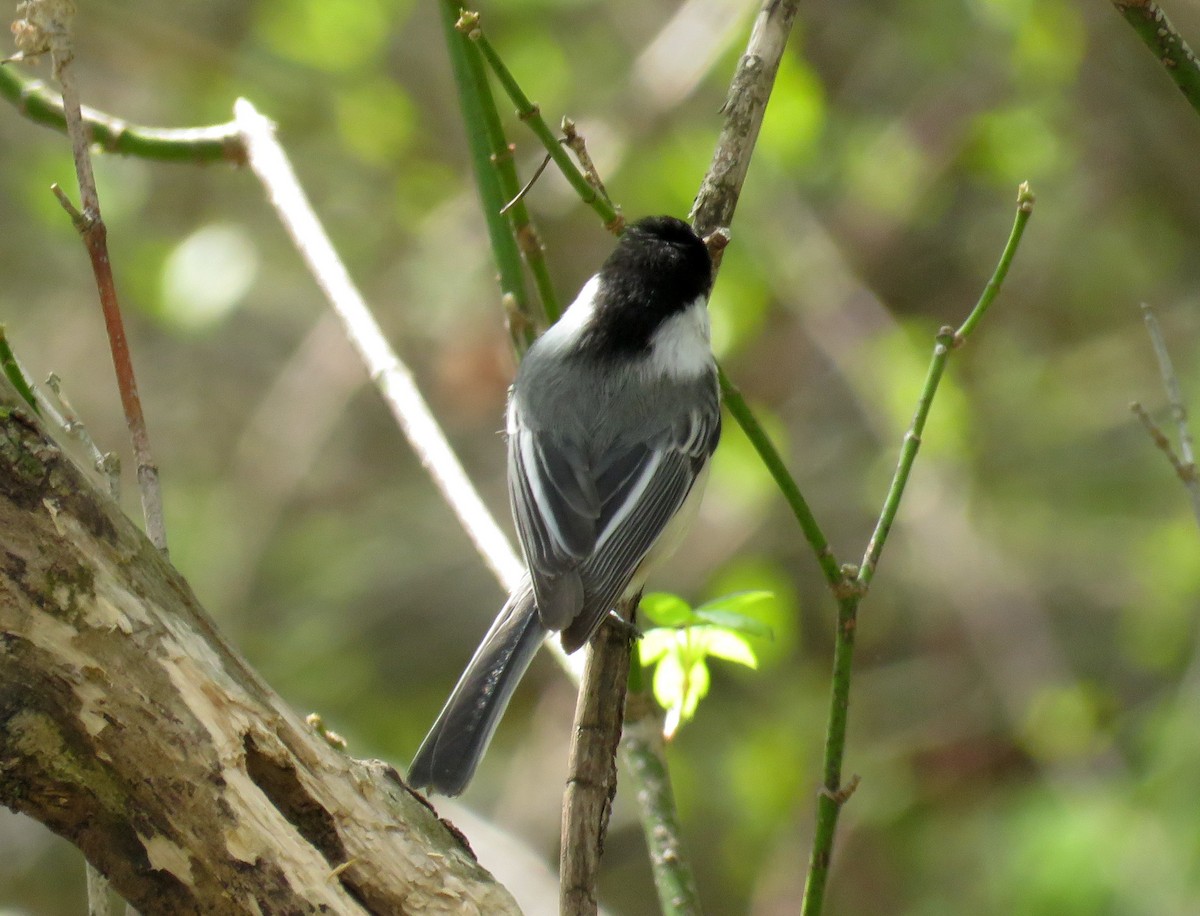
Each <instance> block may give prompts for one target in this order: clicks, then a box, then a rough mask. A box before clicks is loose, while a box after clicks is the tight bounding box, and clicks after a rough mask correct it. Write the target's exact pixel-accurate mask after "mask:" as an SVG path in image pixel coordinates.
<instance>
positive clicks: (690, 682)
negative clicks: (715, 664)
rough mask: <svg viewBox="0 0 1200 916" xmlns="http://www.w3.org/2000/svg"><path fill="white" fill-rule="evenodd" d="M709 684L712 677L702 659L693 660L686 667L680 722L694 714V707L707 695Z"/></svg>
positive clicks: (689, 718)
mask: <svg viewBox="0 0 1200 916" xmlns="http://www.w3.org/2000/svg"><path fill="white" fill-rule="evenodd" d="M711 684H712V677H711V675H710V674H709V672H708V665H707V664H705V662H704V660H703V659H700V660H698V661H695V662H693V663H692V666H691V667H690V668H688V669H687V677H686V678H685V679H684V684H683V696H682V702H681V704H680V722H688V721H690V720H691V719H692V718H693V717H694V716H695V715H696V707H697V706H699V705H700V701H701V700H702V699H703V698H704V697H706V696H707V695H708V688H709V686H710V685H711Z"/></svg>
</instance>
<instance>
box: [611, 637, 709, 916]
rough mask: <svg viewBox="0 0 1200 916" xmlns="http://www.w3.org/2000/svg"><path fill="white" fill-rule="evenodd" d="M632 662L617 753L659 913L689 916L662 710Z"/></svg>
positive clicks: (691, 888)
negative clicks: (633, 798) (633, 799)
mask: <svg viewBox="0 0 1200 916" xmlns="http://www.w3.org/2000/svg"><path fill="white" fill-rule="evenodd" d="M636 650H637V647H636V646H635V647H634V651H635V652H636ZM633 667H634V668H635V669H636V672H631V674H630V687H629V695H628V697H627V699H626V702H625V728H624V731H623V732H622V734H621V756H622V757H623V758H624V760H625V765H626V767H628V769H629V775H630V779H631V780H632V782H633V784H634V786H635V788H636V790H637V806H638V811H639V812H640V817H641V821H642V829H643V832H644V833H645V836H646V847H647V848H648V849H649V851H650V865H651V869H652V870H653V872H654V886H655V888H656V890H657V891H658V900H659V905H660V906H661V908H662V912H663V916H692V914H697V913H699V912H700V893H699V891H698V890H697V888H696V878H695V875H693V874H692V869H691V866H690V865H689V863H688V858H687V856H686V855H684V854H683V852H682V839H681V837H682V833H683V831H682V830H681V828H680V824H679V815H678V813H677V811H676V808H675V796H674V793H673V792H672V789H671V774H670V771H669V770H668V769H667V757H666V748H665V746H664V743H663V720H662V710H661V709H659V707H658V705H657V704H656V703H655V702H654V698H653V696H651V694H650V691H649V688H648V687H647V686H646V685H644V684H643V683H642V680H643V679H642V678H641V677H640V674H641V664H640V662H639V661H638V659H637V657H634V659H633ZM635 673H636V675H637V682H636V683H635Z"/></svg>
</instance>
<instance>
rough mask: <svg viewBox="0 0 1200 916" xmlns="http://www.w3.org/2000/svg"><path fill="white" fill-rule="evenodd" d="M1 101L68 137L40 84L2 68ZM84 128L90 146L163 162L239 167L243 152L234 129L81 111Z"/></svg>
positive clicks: (52, 98) (57, 104) (58, 104)
mask: <svg viewBox="0 0 1200 916" xmlns="http://www.w3.org/2000/svg"><path fill="white" fill-rule="evenodd" d="M0 96H3V97H4V98H5V99H7V100H8V101H9V102H11V103H12V105H13V107H14V108H16V109H17V111H19V112H20V113H21V114H23V115H24V116H25V117H27V118H28V119H29V120H31V121H33V122H35V123H37V124H43V125H45V126H47V127H53V128H54V129H55V130H58V131H62V132H64V133H65V132H66V129H67V119H66V116H65V115H64V114H63V103H62V96H60V95H58V94H57V93H55V92H53V91H52V90H51V89H50V88H49V87H47V86H46V84H45V83H43V82H42V81H41V80H34V79H26V78H24V77H22V76H21V75H20V74H19V73H18V72H17V70H16V68H15V67H12V66H0ZM83 123H84V125H85V127H86V128H87V131H88V135H89V137H90V139H91V141H92V142H93V143H95V144H97V145H98V146H100V147H101V148H102V149H104V150H105V151H106V152H109V153H119V154H121V155H124V156H138V157H141V158H143V159H158V160H162V161H165V162H220V161H223V162H232V163H234V164H236V165H242V164H244V163H245V161H246V149H245V147H244V146H243V145H242V141H241V138H239V137H238V135H237V128H236V126H235V125H234V124H232V123H230V124H214V125H212V126H211V127H187V128H178V129H171V128H161V127H145V126H143V125H141V124H130V123H128V122H126V121H122V120H121V119H120V118H114V117H113V116H112V115H109V114H105V113H104V112H102V111H97V110H96V109H94V108H88V107H87V106H84V107H83Z"/></svg>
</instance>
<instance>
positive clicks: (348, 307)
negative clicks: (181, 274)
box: [234, 99, 524, 591]
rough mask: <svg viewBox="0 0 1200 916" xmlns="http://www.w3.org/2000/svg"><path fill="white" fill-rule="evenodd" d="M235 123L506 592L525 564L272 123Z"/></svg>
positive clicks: (320, 281) (403, 424)
mask: <svg viewBox="0 0 1200 916" xmlns="http://www.w3.org/2000/svg"><path fill="white" fill-rule="evenodd" d="M234 119H235V120H236V122H237V124H238V126H239V129H240V130H241V133H242V137H243V138H244V140H245V143H246V148H247V153H248V156H249V161H250V168H251V169H252V170H253V171H254V174H255V175H257V176H258V179H259V181H261V182H262V184H263V187H264V188H265V189H266V191H267V195H268V197H269V198H270V201H271V205H272V206H273V207H274V208H275V211H276V213H278V215H279V219H280V220H281V221H282V222H283V225H284V227H285V228H286V229H287V231H288V234H289V235H290V236H291V237H292V241H293V242H294V243H295V245H296V249H297V250H298V251H299V252H300V256H301V257H302V258H304V261H305V263H306V264H307V265H308V268H309V270H310V271H311V272H312V275H313V277H314V278H315V279H316V281H317V285H318V286H320V288H321V291H322V292H323V293H324V294H325V297H326V299H328V300H329V303H330V305H331V306H333V309H334V311H335V312H336V313H337V316H338V318H339V319H340V320H341V322H342V325H343V326H344V327H345V329H346V335H347V336H348V337H349V338H350V342H351V343H352V344H353V345H354V348H355V349H356V350H357V351H358V354H359V356H360V357H361V358H362V360H363V362H364V363H365V364H366V368H367V372H368V373H369V375H370V377H371V381H372V382H373V383H374V385H375V387H376V388H378V389H379V392H380V394H382V395H383V399H384V401H386V402H387V405H388V407H389V409H390V410H391V412H392V416H394V417H395V418H396V422H397V423H398V424H399V425H400V429H401V430H402V431H403V432H404V435H405V437H406V438H407V439H408V442H409V444H410V445H411V446H412V448H413V451H415V452H416V453H417V456H418V457H419V458H420V460H421V464H423V465H424V466H425V470H426V471H428V473H429V475H430V476H431V477H432V478H433V481H434V484H435V485H436V486H437V488H438V490H439V491H440V492H441V494H442V496H443V498H444V499H445V500H446V502H447V503H449V505H450V507H451V509H452V510H453V511H454V513H455V515H457V516H458V520H459V521H460V522H461V523H462V526H463V529H464V530H465V531H466V532H467V536H468V537H470V538H471V541H472V542H473V543H474V544H475V547H476V549H477V550H478V551H479V553H480V554H481V555H482V556H483V558H484V561H485V562H486V563H487V564H488V566H489V567H490V568H491V570H492V572H493V573H495V574H496V577H497V578H498V579H499V580H500V582H501V583H502V584H503V586H504V587H505V588H506V589H509V590H510V591H511V590H512V589H513V588H514V587H515V586H516V584H517V581H518V580H519V579H520V577H521V575H522V573H523V572H524V565H523V564H522V563H521V561H520V560H519V559H518V557H517V554H516V552H515V551H514V550H513V548H512V545H511V544H510V543H509V541H508V538H507V537H506V536H505V534H504V532H503V531H501V530H500V526H499V525H497V524H496V521H495V519H494V518H492V516H491V514H490V513H489V512H488V510H487V507H486V506H485V505H484V504H483V500H482V499H480V498H479V494H478V493H477V492H476V491H475V487H474V486H472V484H471V481H470V480H469V479H468V478H467V474H466V472H465V471H464V470H463V467H462V464H461V463H460V462H459V460H458V456H457V455H455V454H454V450H453V449H452V448H451V447H450V443H449V442H447V441H446V436H445V434H444V433H443V432H442V430H441V428H440V427H439V426H438V424H437V420H436V419H435V418H434V416H433V412H432V411H431V410H430V409H429V405H428V404H426V403H425V399H424V398H423V397H422V396H421V392H420V391H419V390H417V385H416V382H415V381H414V380H413V377H412V373H411V372H409V370H408V367H407V366H405V365H404V363H403V362H401V360H400V357H398V356H397V355H396V353H395V351H393V350H392V348H391V347H390V346H389V345H388V342H387V339H386V338H385V337H384V335H383V331H382V330H381V329H380V327H379V324H378V322H376V320H375V316H374V315H372V314H371V311H370V309H368V308H367V304H366V302H365V301H363V297H362V294H361V293H360V292H359V291H358V288H357V287H355V285H354V281H353V280H351V279H350V275H349V274H348V273H347V272H346V268H345V266H344V265H343V264H342V262H341V261H340V260H339V258H338V256H337V252H335V251H334V249H333V244H332V243H331V242H330V241H329V236H328V235H326V233H325V229H324V228H323V227H322V226H321V223H320V221H319V220H318V219H317V217H316V214H315V213H313V210H312V205H311V204H310V203H309V201H308V198H307V196H306V195H305V193H304V190H303V189H302V188H301V187H300V183H299V181H298V180H297V178H296V173H295V172H294V171H293V170H292V166H291V163H290V162H288V159H287V155H286V154H285V153H284V151H283V147H282V146H280V145H279V142H278V141H277V140H276V139H275V127H274V125H273V124H272V123H271V122H270V121H269V120H268V119H267V118H266V117H264V116H263V115H261V114H260V113H259V112H258V111H257V110H256V109H255V107H254V106H253V105H251V104H250V102H248V101H246V100H245V99H238V101H237V103H236V104H235V105H234Z"/></svg>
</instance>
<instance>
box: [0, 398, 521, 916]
mask: <svg viewBox="0 0 1200 916" xmlns="http://www.w3.org/2000/svg"><path fill="white" fill-rule="evenodd" d="M0 802H3V803H4V804H5V805H7V806H8V807H10V808H12V809H13V810H15V811H19V812H22V813H24V814H28V815H29V816H31V817H34V818H36V819H37V820H39V821H42V822H43V823H45V824H46V825H47V826H49V827H50V828H51V829H53V830H54V831H55V832H57V833H59V834H61V835H62V836H64V837H66V838H67V839H68V840H69V841H71V842H72V843H74V844H75V845H76V846H78V847H79V848H80V849H82V850H83V852H84V853H85V855H86V856H87V857H88V859H89V861H91V862H92V863H93V864H94V865H96V866H97V867H98V868H99V869H100V870H101V871H102V872H104V873H105V874H106V875H107V876H108V877H109V879H110V880H111V882H112V884H113V887H114V888H115V889H116V890H117V891H118V892H119V893H120V894H121V896H122V897H124V898H125V899H126V900H128V901H129V902H130V903H131V904H133V905H134V906H136V907H137V909H138V910H139V911H141V912H143V913H146V914H154V913H171V914H190V913H213V912H220V913H227V914H238V913H247V914H249V913H262V914H268V913H278V914H284V913H287V914H297V913H315V912H335V913H345V914H354V913H379V914H383V913H386V914H394V913H447V914H449V913H455V914H457V913H482V914H502V913H514V912H517V908H516V904H515V903H514V902H513V900H512V898H511V897H510V895H509V894H508V892H507V891H505V890H504V889H503V888H502V887H500V886H499V885H497V884H495V883H494V881H493V879H492V878H491V876H490V875H489V874H488V873H487V872H486V871H485V870H484V869H483V868H482V867H480V866H479V865H478V864H477V863H476V862H475V860H474V858H473V856H472V855H471V854H470V851H469V850H468V849H467V848H466V847H465V845H464V843H463V841H462V840H461V838H460V837H458V836H457V835H456V834H454V833H453V832H452V831H451V830H450V829H449V828H447V827H446V826H445V825H443V824H442V823H441V822H439V821H438V819H437V818H436V817H435V816H434V814H433V813H432V812H431V811H430V810H429V809H428V808H427V807H426V806H425V805H424V804H423V803H422V802H421V801H420V800H419V799H418V798H417V797H415V796H414V795H412V794H410V793H409V792H408V791H407V789H406V788H405V787H404V786H403V784H402V783H401V782H400V780H399V778H398V776H397V775H396V773H395V771H394V770H392V769H391V768H390V767H388V766H387V765H385V764H382V763H379V762H362V761H358V760H354V759H352V758H350V757H348V756H347V755H345V754H344V753H342V752H340V751H339V750H337V749H335V748H334V747H332V746H330V745H329V744H327V743H326V742H325V741H324V740H323V738H322V737H321V736H320V735H318V734H317V733H316V732H315V731H313V730H312V729H310V728H309V727H307V726H306V725H305V724H304V722H303V721H302V720H301V719H300V718H299V717H298V716H297V715H296V714H295V713H294V712H293V711H292V710H290V709H288V708H287V706H286V705H285V704H284V702H283V701H282V700H281V699H280V698H279V697H278V696H277V695H276V694H275V693H274V692H273V691H271V689H270V688H269V687H267V686H266V684H264V683H263V682H262V681H261V680H260V679H259V678H258V676H257V675H256V674H255V673H254V672H253V671H252V670H251V669H250V667H249V666H248V665H247V663H246V662H245V661H244V660H243V659H242V658H241V657H240V656H239V655H238V654H237V653H236V652H235V651H234V650H233V649H232V648H231V647H230V646H229V645H228V644H226V643H225V641H224V640H223V639H222V638H221V636H220V634H219V633H218V632H217V631H216V628H215V627H214V625H213V623H212V621H211V620H209V618H208V616H207V615H206V614H205V613H204V611H203V609H202V608H201V607H200V605H199V603H198V602H197V600H196V598H195V596H194V595H193V594H192V591H191V589H190V588H189V587H188V584H187V582H186V581H185V580H184V579H183V577H182V576H180V574H179V573H178V572H177V571H176V570H175V569H174V568H173V567H172V566H171V565H170V563H169V562H167V561H166V560H165V559H164V558H163V557H162V556H161V555H160V553H159V552H158V551H157V550H155V548H154V547H153V546H152V545H151V544H150V542H149V541H148V540H147V539H146V538H145V536H144V535H143V534H142V533H141V532H140V531H138V530H137V528H136V527H135V526H134V525H133V524H132V523H131V522H130V521H129V520H128V519H127V518H126V517H125V516H124V515H123V514H122V513H121V511H120V509H119V508H118V507H117V506H116V505H115V504H114V503H113V502H112V501H111V500H109V499H108V498H107V497H106V496H103V495H101V494H100V493H99V492H97V491H96V490H95V489H94V488H93V487H92V485H91V484H90V482H89V481H88V480H87V479H86V478H85V477H84V475H83V474H82V473H81V472H80V471H79V470H78V469H77V468H76V467H75V466H74V464H72V463H71V461H70V460H69V459H68V458H67V457H66V456H64V454H63V453H62V451H61V450H60V449H59V447H58V446H57V444H55V442H54V441H53V440H52V439H50V438H49V437H48V436H47V435H46V434H45V433H44V432H43V431H42V430H41V428H40V427H39V426H38V424H37V422H36V421H35V420H34V419H32V417H31V412H29V411H28V410H27V409H26V408H25V407H24V406H23V402H22V401H21V399H20V396H19V395H17V393H16V392H15V390H14V389H12V388H11V387H10V386H9V385H8V383H7V382H6V381H4V380H2V379H0Z"/></svg>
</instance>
